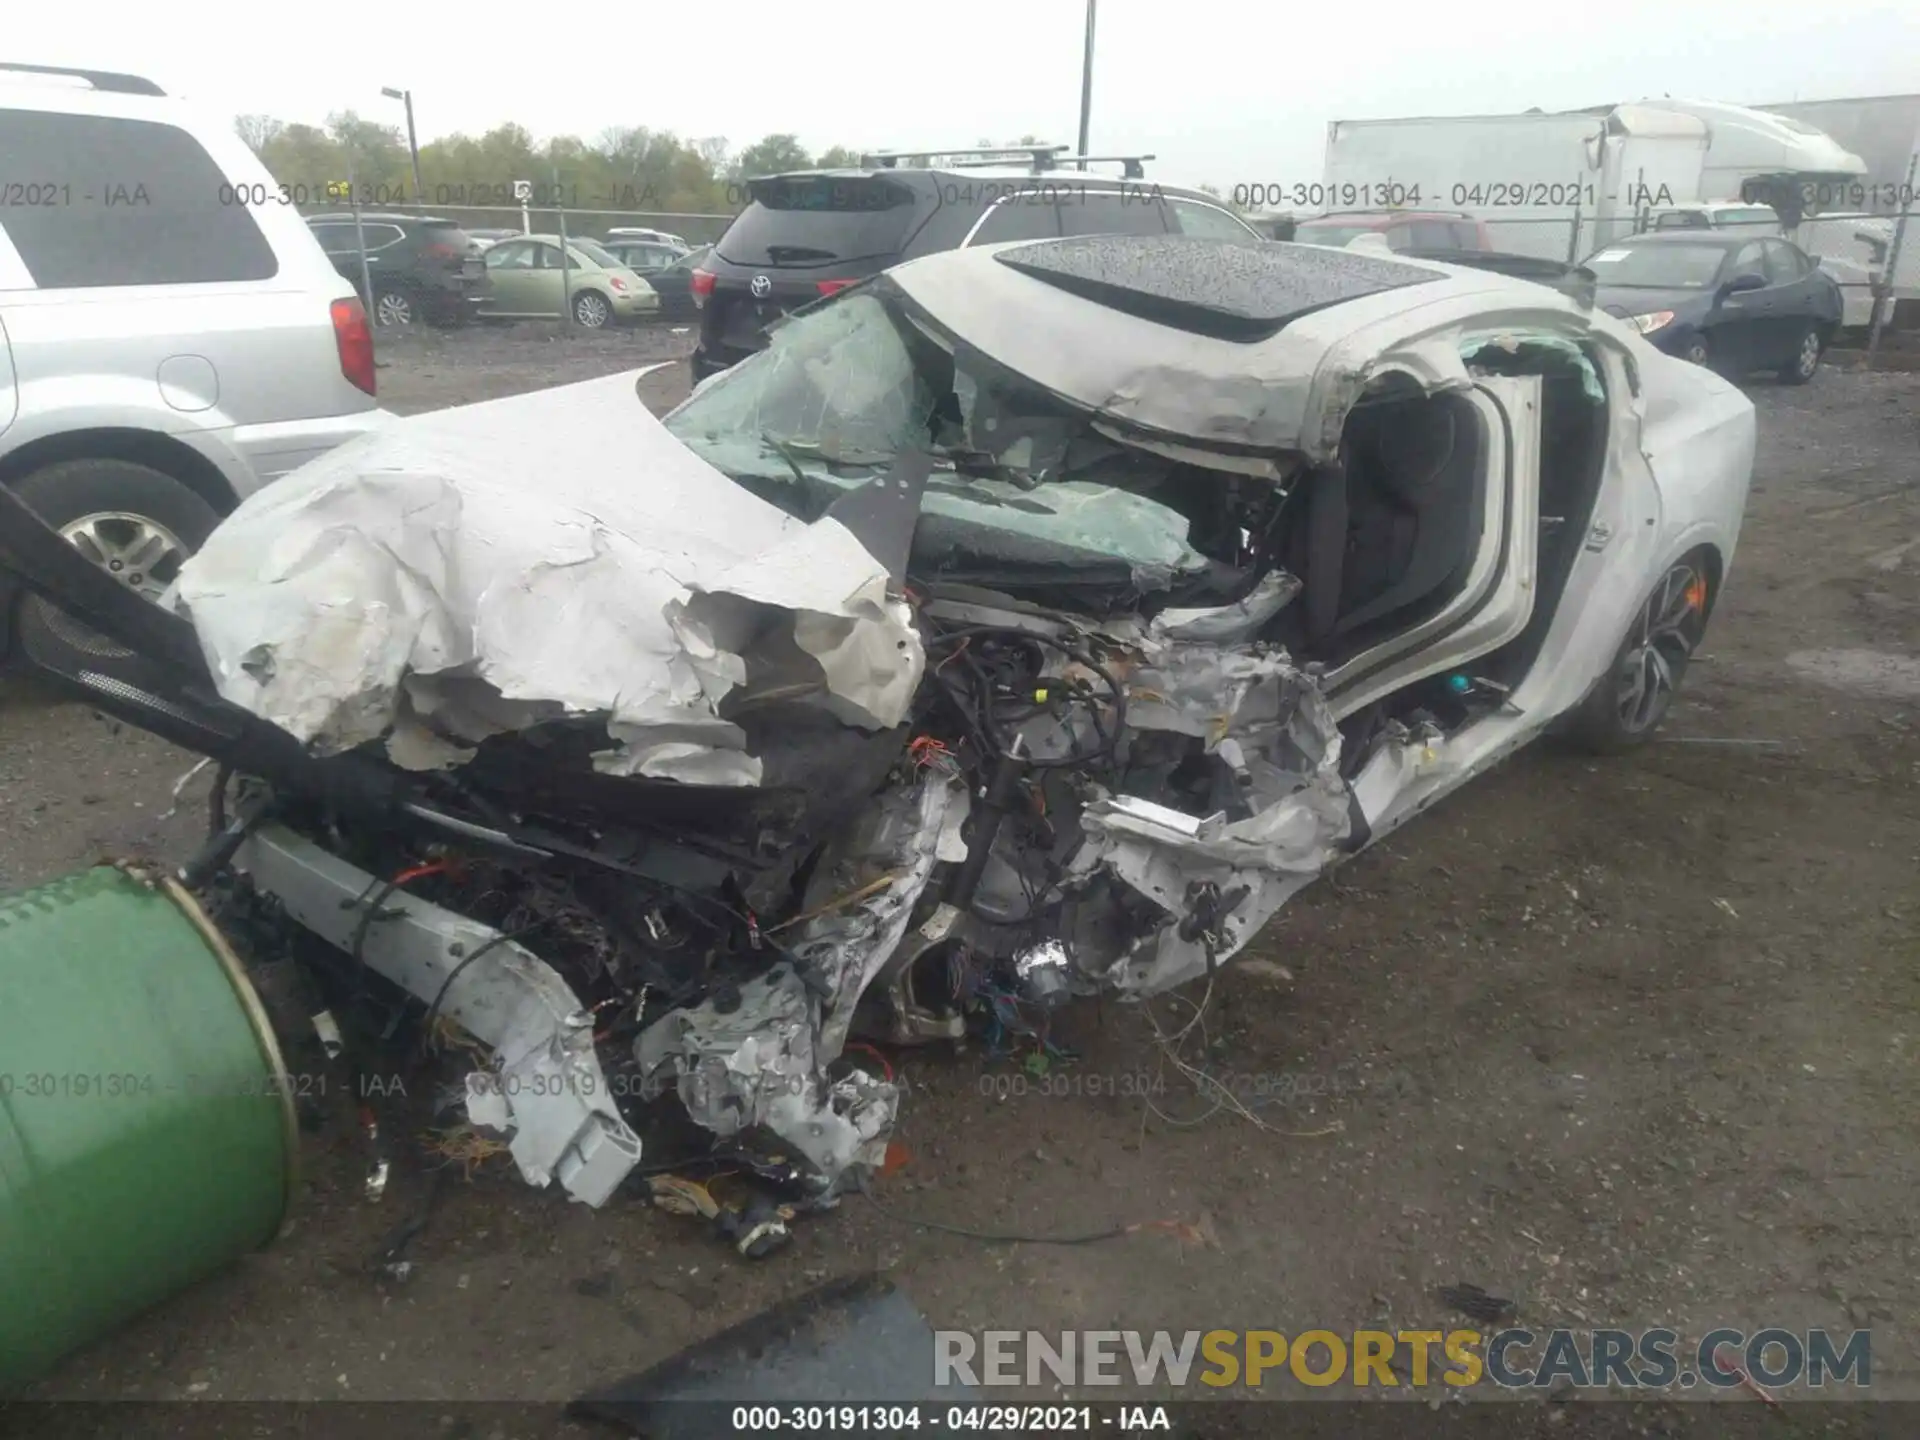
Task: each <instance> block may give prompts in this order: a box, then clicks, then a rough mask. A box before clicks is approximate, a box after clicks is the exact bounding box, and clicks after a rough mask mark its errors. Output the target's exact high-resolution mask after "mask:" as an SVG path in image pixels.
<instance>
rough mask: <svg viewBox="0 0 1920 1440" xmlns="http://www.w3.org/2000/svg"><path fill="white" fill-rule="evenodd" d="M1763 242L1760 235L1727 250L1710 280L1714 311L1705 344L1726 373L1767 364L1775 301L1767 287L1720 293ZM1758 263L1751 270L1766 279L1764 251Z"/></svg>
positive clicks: (1730, 373)
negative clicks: (1769, 322) (1743, 260)
mask: <svg viewBox="0 0 1920 1440" xmlns="http://www.w3.org/2000/svg"><path fill="white" fill-rule="evenodd" d="M1763 243H1764V242H1763V241H1762V240H1761V238H1760V237H1759V236H1755V237H1754V238H1752V239H1750V240H1743V241H1741V242H1740V244H1738V245H1736V246H1734V247H1732V248H1731V249H1729V250H1728V251H1727V258H1726V259H1725V260H1722V261H1721V262H1720V269H1719V270H1718V272H1716V273H1715V275H1714V277H1713V308H1712V309H1711V310H1710V311H1709V312H1708V314H1707V321H1706V324H1705V325H1703V326H1702V327H1701V328H1702V329H1703V330H1705V332H1706V336H1707V344H1708V346H1709V347H1710V350H1711V355H1712V358H1713V361H1714V363H1715V364H1716V365H1717V366H1718V367H1719V368H1720V369H1721V370H1722V371H1723V372H1725V373H1726V374H1729V375H1743V374H1745V373H1746V372H1747V371H1749V370H1759V369H1763V368H1765V366H1766V364H1767V363H1768V362H1767V360H1766V355H1767V353H1768V329H1767V317H1768V316H1769V315H1770V314H1771V313H1772V310H1773V306H1774V300H1775V299H1777V298H1778V297H1777V296H1776V297H1771V298H1764V299H1763V298H1760V297H1765V296H1768V293H1769V288H1770V287H1768V286H1765V285H1762V286H1759V287H1757V288H1755V289H1752V290H1741V291H1738V292H1737V293H1735V294H1731V295H1728V294H1724V293H1722V287H1724V286H1725V285H1727V284H1728V283H1730V282H1731V281H1732V280H1733V279H1734V278H1735V277H1736V276H1739V275H1743V274H1745V273H1746V270H1745V269H1744V268H1743V267H1742V266H1741V264H1740V257H1741V256H1742V255H1743V254H1745V253H1746V252H1747V251H1748V250H1749V249H1754V250H1760V247H1761V245H1762V244H1763ZM1760 256H1761V258H1760V261H1759V263H1758V264H1757V265H1756V266H1755V267H1754V269H1755V272H1756V273H1757V274H1758V275H1759V276H1760V277H1761V278H1762V279H1763V280H1764V279H1765V278H1766V274H1767V270H1766V260H1765V251H1764V250H1761V251H1760Z"/></svg>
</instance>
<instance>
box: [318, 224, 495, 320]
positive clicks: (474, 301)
mask: <svg viewBox="0 0 1920 1440" xmlns="http://www.w3.org/2000/svg"><path fill="white" fill-rule="evenodd" d="M307 224H308V225H309V226H310V227H311V228H312V230H313V233H314V235H315V236H316V237H317V238H318V239H319V241H320V248H321V249H322V250H325V251H326V252H327V258H328V259H329V260H331V261H333V268H334V269H336V270H338V271H339V272H340V273H341V274H342V275H344V276H346V278H347V279H348V280H350V281H352V282H353V287H354V289H356V290H363V291H364V290H365V289H366V284H363V283H362V280H361V275H360V243H361V238H362V237H364V238H365V242H366V249H367V276H366V279H367V282H368V283H370V284H371V285H372V287H373V293H372V294H371V295H363V296H362V297H361V298H362V299H364V300H365V301H366V302H367V310H368V312H369V313H370V314H371V315H372V316H373V318H374V323H375V324H378V325H388V326H400V325H414V324H418V323H419V322H421V321H423V320H424V321H426V322H427V323H428V324H430V325H448V326H451V325H464V324H466V323H467V320H468V319H469V318H470V317H471V316H472V315H473V313H474V311H475V310H477V309H478V308H479V306H480V303H481V302H482V301H483V300H485V299H486V295H487V267H486V262H485V261H484V260H483V259H482V258H481V256H482V250H483V247H482V246H481V245H480V244H478V243H477V242H476V241H475V240H474V239H473V237H472V236H470V235H468V234H467V232H466V231H465V230H463V229H461V228H460V222H459V221H457V220H444V219H440V218H438V217H436V216H432V215H399V214H386V213H379V214H376V213H373V212H371V211H365V210H363V211H361V212H360V222H359V224H358V226H356V225H355V224H354V218H353V216H352V215H351V214H338V215H310V216H308V217H307Z"/></svg>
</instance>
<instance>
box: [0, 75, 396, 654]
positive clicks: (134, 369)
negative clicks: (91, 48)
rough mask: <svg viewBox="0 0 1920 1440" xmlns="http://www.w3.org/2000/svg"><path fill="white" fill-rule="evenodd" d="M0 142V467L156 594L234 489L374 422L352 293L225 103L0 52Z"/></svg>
mask: <svg viewBox="0 0 1920 1440" xmlns="http://www.w3.org/2000/svg"><path fill="white" fill-rule="evenodd" d="M0 156H4V157H5V158H6V171H5V174H4V175H0V484H3V485H6V486H9V487H10V488H12V489H13V491H14V492H15V493H16V494H18V495H19V496H20V498H21V499H23V500H25V501H26V502H27V504H28V505H29V506H31V507H32V508H33V509H34V510H35V511H36V512H37V513H38V514H39V515H40V517H41V518H42V519H43V520H45V521H46V522H47V523H48V524H49V525H50V526H52V527H53V528H54V529H55V530H58V531H59V532H60V533H61V534H62V535H64V536H65V537H66V538H67V539H68V540H70V541H71V542H72V543H73V544H75V545H76V546H78V547H79V548H80V549H81V550H82V551H83V552H85V553H86V554H87V555H88V556H89V557H91V558H92V559H93V560H94V561H95V562H96V563H98V564H100V565H101V566H102V567H103V568H105V569H107V570H108V571H110V572H111V573H112V574H114V575H115V576H116V577H117V578H119V579H121V580H122V581H124V582H125V583H126V584H128V585H129V586H131V587H133V588H134V589H136V590H139V591H141V592H142V593H145V594H147V595H150V596H158V595H159V594H160V593H161V592H162V591H164V590H165V588H166V586H167V585H168V583H169V582H170V581H171V580H172V578H173V575H174V572H175V571H177V570H178V568H179V566H180V564H181V562H182V561H183V560H185V558H186V557H187V556H188V555H189V554H191V553H192V552H193V551H194V550H196V549H197V548H198V547H199V546H200V544H201V542H203V541H204V540H205V539H206V537H207V535H208V533H209V532H210V531H211V530H212V529H213V527H214V525H215V524H216V523H217V522H218V520H219V519H220V517H221V516H222V515H224V514H225V513H226V512H227V511H229V510H231V509H232V508H233V506H234V505H235V504H237V503H238V502H239V501H240V500H242V499H244V498H245V497H246V496H247V495H249V494H250V493H252V492H253V491H254V490H256V489H258V488H259V487H260V486H261V485H263V484H265V483H266V482H268V481H270V480H273V479H276V478H277V477H279V476H281V475H284V474H286V473H287V472H288V471H289V470H292V469H294V468H295V467H296V466H298V465H301V464H303V463H304V462H306V461H308V460H310V459H312V458H313V457H314V456H316V455H320V454H322V453H324V452H325V451H327V450H329V449H331V448H332V447H333V446H335V445H338V444H339V443H340V442H341V441H343V440H347V439H350V438H352V437H353V436H355V435H358V434H360V433H362V432H363V431H366V430H368V429H371V428H373V427H375V426H377V425H379V424H382V423H384V421H385V420H386V418H387V415H386V412H384V411H382V410H380V409H379V408H377V406H376V404H375V401H374V363H373V336H372V332H371V330H370V329H369V327H368V325H367V316H366V312H365V309H364V308H363V307H362V305H361V303H360V300H359V299H358V298H357V297H356V295H355V294H354V290H353V286H352V285H351V284H350V283H349V282H348V281H346V280H345V279H343V278H342V277H341V275H340V274H339V272H338V271H336V270H335V269H334V267H333V264H332V262H331V261H329V260H328V259H327V257H326V255H325V253H324V252H323V251H322V250H321V248H320V245H319V242H318V241H316V240H315V239H314V238H313V234H312V232H311V231H310V230H308V228H307V225H306V222H305V221H304V220H302V218H301V216H300V213H299V211H298V210H297V209H296V208H295V207H294V206H293V205H292V204H290V203H286V202H287V201H288V200H289V199H291V198H293V197H292V196H290V195H289V193H288V192H287V191H286V190H284V189H282V187H281V186H279V185H278V184H276V183H275V181H274V179H273V177H272V176H271V175H269V174H268V173H267V170H266V168H265V167H264V166H263V165H261V163H260V161H259V160H258V159H256V158H255V156H254V155H253V152H252V151H250V150H248V149H247V147H246V146H245V145H244V144H243V143H242V142H241V141H240V139H239V137H238V136H237V135H236V134H235V133H234V131H233V128H232V126H231V125H230V124H229V123H228V122H226V121H225V120H221V119H216V118H214V117H211V116H207V115H203V114H201V113H199V112H197V111H195V110H193V109H191V108H190V107H188V106H187V105H186V104H185V103H183V102H182V101H180V100H177V99H170V98H168V97H167V96H166V94H165V93H164V92H163V91H162V90H161V89H160V88H159V87H158V86H157V85H155V84H153V83H152V82H151V81H148V80H143V79H140V78H139V77H137V76H132V75H115V74H107V73H103V72H97V71H83V70H62V69H57V68H54V67H46V66H30V65H12V64H6V63H0ZM12 608H13V607H12V604H11V602H10V599H9V597H7V596H4V595H0V622H4V620H5V618H6V616H7V614H8V612H10V611H11V609H12ZM7 629H8V627H7V626H6V625H5V624H4V623H0V648H4V642H5V638H6V634H7Z"/></svg>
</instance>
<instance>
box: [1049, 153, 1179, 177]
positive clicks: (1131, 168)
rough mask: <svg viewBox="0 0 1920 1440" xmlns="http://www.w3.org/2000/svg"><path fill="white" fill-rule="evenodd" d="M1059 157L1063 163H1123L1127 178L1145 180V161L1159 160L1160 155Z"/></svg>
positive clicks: (1085, 164)
mask: <svg viewBox="0 0 1920 1440" xmlns="http://www.w3.org/2000/svg"><path fill="white" fill-rule="evenodd" d="M1058 158H1059V162H1060V163H1061V164H1062V165H1078V166H1087V165H1123V166H1125V167H1126V168H1125V170H1124V171H1123V172H1122V173H1123V175H1124V176H1125V178H1127V179H1128V180H1144V179H1146V178H1147V172H1146V169H1145V168H1144V164H1143V162H1145V161H1148V160H1158V159H1159V158H1160V157H1159V156H1158V155H1062V156H1060V157H1058Z"/></svg>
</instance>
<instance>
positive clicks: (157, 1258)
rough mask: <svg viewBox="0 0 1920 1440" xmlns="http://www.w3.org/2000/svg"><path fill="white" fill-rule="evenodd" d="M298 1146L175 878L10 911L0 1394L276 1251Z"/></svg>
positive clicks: (206, 925)
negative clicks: (235, 1265)
mask: <svg viewBox="0 0 1920 1440" xmlns="http://www.w3.org/2000/svg"><path fill="white" fill-rule="evenodd" d="M297 1156H298V1131H297V1128H296V1126H295V1123H294V1113H293V1105H292V1098H291V1095H290V1093H289V1086H288V1084H287V1077H286V1069H285V1066H284V1064H283V1062H282V1061H281V1058H280V1048H279V1046H278V1044H277V1043H276V1042H275V1040H274V1036H273V1030H272V1027H271V1026H270V1025H269V1024H268V1023H267V1018H266V1014H265V1012H264V1011H263V1010H262V1009H261V1006H260V999H259V997H258V996H257V995H256V994H255V993H254V989H253V986H252V984H251V983H250V982H249V981H248V979H247V977H246V974H245V972H244V971H243V970H242V969H241V967H240V964H239V962H238V961H237V960H236V959H235V957H234V954H233V952H232V950H231V949H229V948H228V946H227V944H226V942H225V940H224V939H222V937H221V935H220V932H219V931H218V930H216V929H215V928H214V926H213V924H212V922H211V921H209V920H208V919H207V917H206V915H205V913H204V912H203V911H202V910H201V909H200V907H199V906H198V905H197V904H195V903H194V900H193V897H192V896H191V895H189V894H188V893H187V892H186V891H185V890H184V889H182V888H181V887H180V886H179V885H178V884H176V883H175V882H174V881H172V880H171V879H169V878H166V877H163V876H160V875H158V874H153V875H146V874H143V873H138V872H130V871H128V870H123V869H121V868H119V867H117V866H112V865H102V866H99V867H97V868H95V869H92V870H86V871H82V872H81V873H79V874H77V875H70V876H68V877H67V878H65V879H63V880H56V881H54V882H53V883H51V884H49V885H43V886H41V887H39V888H38V889H36V890H29V891H26V892H24V893H21V894H17V895H8V896H4V897H0V1394H6V1393H9V1392H13V1391H16V1390H18V1389H19V1388H20V1387H21V1386H23V1385H25V1384H26V1383H27V1382H29V1381H31V1380H33V1379H34V1378H36V1377H37V1376H39V1375H41V1374H44V1373H45V1372H46V1371H47V1370H49V1369H50V1368H52V1367H53V1365H54V1364H55V1363H56V1362H58V1361H59V1360H60V1359H61V1358H62V1357H63V1356H65V1355H67V1354H68V1353H70V1352H71V1351H73V1350H75V1349H77V1348H79V1347H80V1346H82V1345H85V1344H87V1343H88V1342H89V1341H92V1340H95V1339H98V1338H99V1337H100V1336H102V1335H105V1334H107V1333H109V1332H110V1331H112V1330H113V1329H115V1328H116V1327H117V1326H119V1325H120V1324H122V1323H123V1322H125V1321H126V1320H128V1319H130V1318H131V1317H132V1316H133V1315H135V1314H137V1313H138V1312H139V1311H141V1310H144V1309H145V1308H147V1307H148V1306H150V1305H152V1304H154V1303H155V1302H156V1301H159V1300H163V1299H165V1298H166V1297H167V1296H169V1295H172V1294H174V1293H175V1292H177V1291H179V1290H182V1289H184V1288H186V1287H187V1286H189V1285H191V1284H193V1283H194V1282H195V1281H197V1280H200V1279H202V1278H204V1277H206V1276H207V1275H210V1274H212V1273H214V1272H215V1271H217V1270H219V1269H221V1268H222V1267H224V1266H226V1265H228V1264H229V1263H231V1262H232V1261H233V1260H234V1259H236V1258H237V1257H238V1256H240V1255H242V1254H244V1253H246V1252H247V1251H250V1250H253V1249H257V1248H258V1247H260V1246H262V1245H265V1244H266V1243H267V1242H268V1241H269V1240H271V1239H272V1238H273V1237H274V1236H275V1235H276V1234H277V1233H278V1232H279V1229H280V1224H281V1221H282V1219H283V1218H284V1217H285V1215H286V1210H287V1206H288V1204H289V1203H290V1201H291V1199H292V1196H293V1191H294V1184H295V1174H294V1166H295V1163H296V1160H297Z"/></svg>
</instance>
